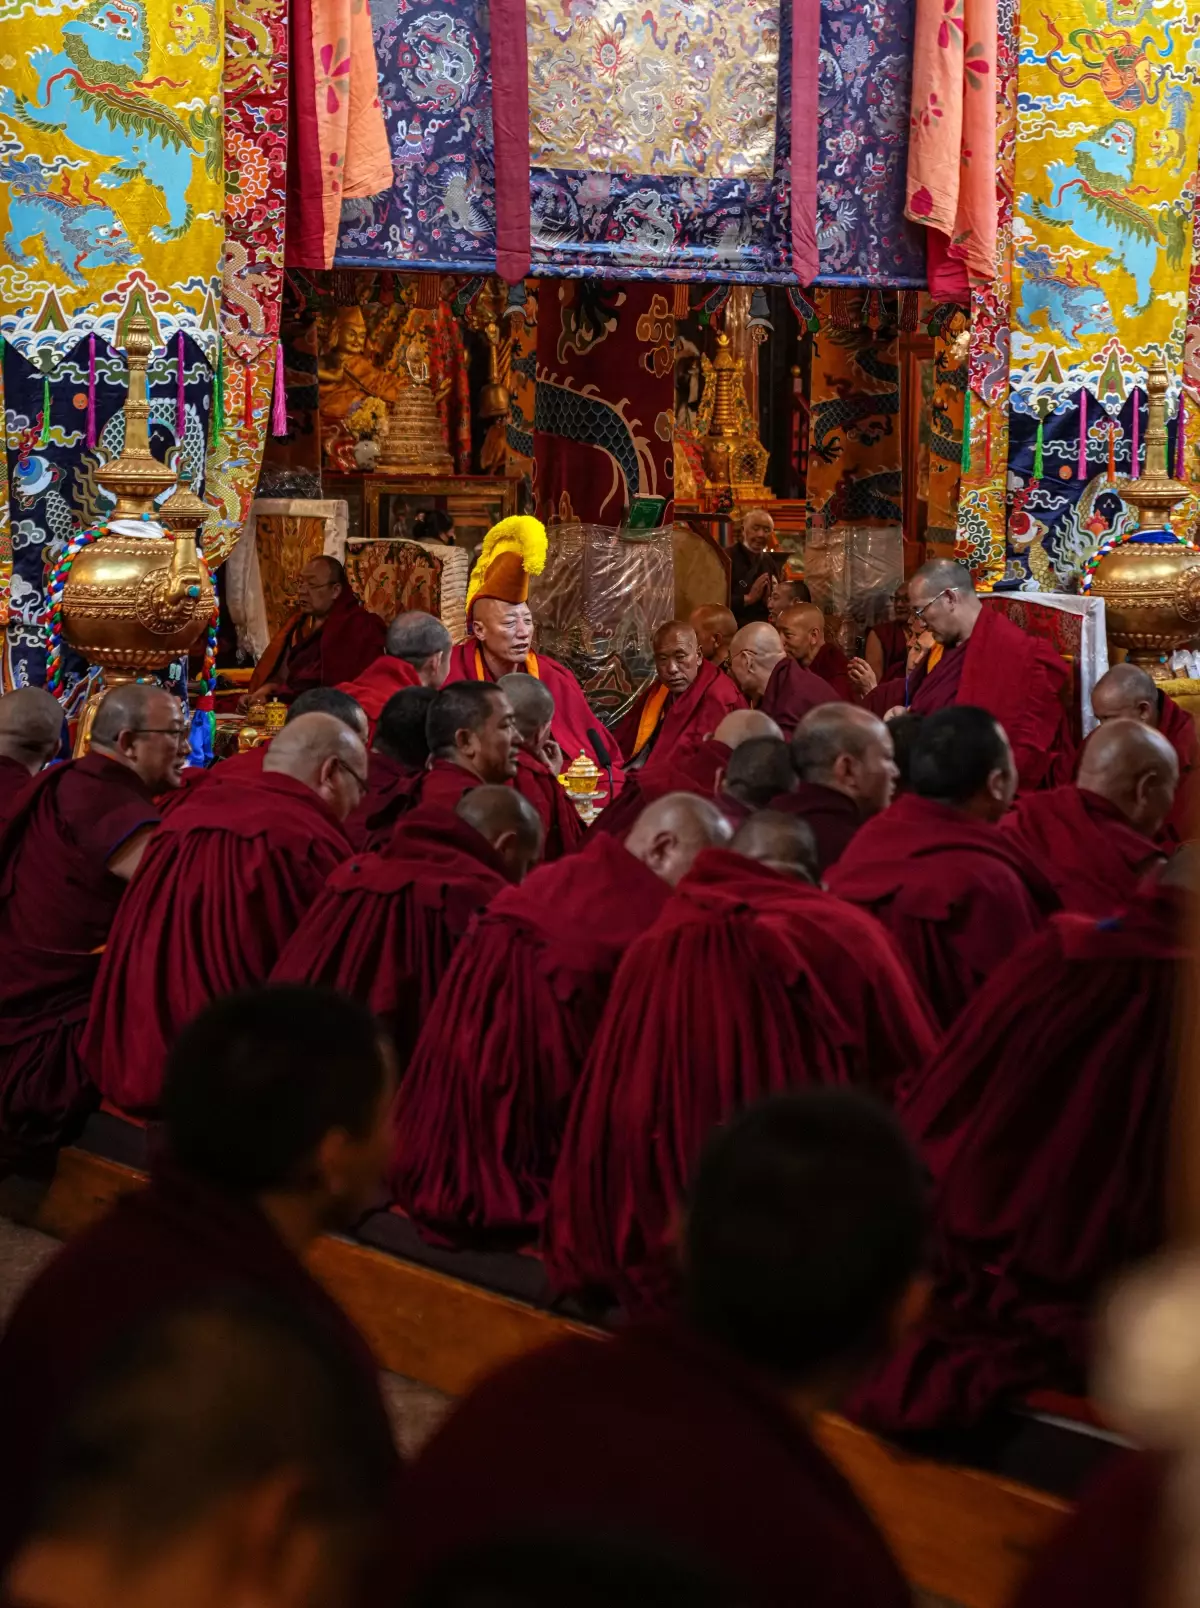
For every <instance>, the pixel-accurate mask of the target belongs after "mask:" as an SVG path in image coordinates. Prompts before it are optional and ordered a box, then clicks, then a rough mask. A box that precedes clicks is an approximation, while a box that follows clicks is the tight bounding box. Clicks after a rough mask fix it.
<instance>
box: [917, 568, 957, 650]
mask: <svg viewBox="0 0 1200 1608" xmlns="http://www.w3.org/2000/svg"><path fill="white" fill-rule="evenodd" d="M908 595H909V603H910V605H911V611H910V613H911V619H912V620H914V621H915V622H916V624H917V626H918V627H919V628H920V629H922V630H925V631H928V632H929V634H930V635H931V636H932V637H933V640H934V641H935V642H941V643H943V644H944V645H945V646H946V647H953V646H954V644H955V643H956V642H958V641H960V640H961V638H962V635H963V632H964V631H965V630H966V629H967V624H968V621H967V616H966V612H965V609H964V607H963V605H964V603H965V598H964V595H963V594H962V593H961V592H956V591H952V590H951V589H950V588H949V587H941V588H938V587H932V586H927V585H926V583H925V582H924V581H923V580H914V581H913V582H912V584H911V586H910V587H909V593H908Z"/></svg>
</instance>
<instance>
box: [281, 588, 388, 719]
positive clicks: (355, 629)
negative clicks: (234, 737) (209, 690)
mask: <svg viewBox="0 0 1200 1608" xmlns="http://www.w3.org/2000/svg"><path fill="white" fill-rule="evenodd" d="M386 639H387V626H386V625H385V624H384V623H383V621H382V620H381V619H380V618H379V616H378V614H372V613H371V611H370V610H369V609H364V608H363V606H362V604H361V603H360V602H359V601H358V599H357V598H356V597H355V595H354V593H353V592H352V591H351V590H350V588H349V587H348V586H343V587H342V590H341V591H340V592H339V593H338V595H337V598H336V599H335V601H334V605H333V607H332V608H331V609H330V611H329V613H328V614H327V615H326V616H325V618H324V620H323V621H321V622H320V623H319V624H313V622H312V621H311V619H310V617H309V616H308V615H304V614H294V615H293V616H292V618H291V619H290V620H289V621H288V622H287V624H286V625H284V626H283V627H281V629H280V630H279V631H277V632H276V634H275V636H274V637H272V639H271V641H270V643H269V644H268V645H267V650H266V652H265V653H264V654H263V656H262V658H261V659H260V660H259V661H258V663H257V664H256V665H255V667H254V674H253V675H252V676H251V678H250V691H251V692H257V691H258V689H259V687H261V686H262V685H263V684H264V683H265V682H268V681H280V680H282V683H283V685H282V688H281V691H280V697H281V698H284V699H286V700H287V701H289V702H290V701H291V700H292V699H293V698H298V697H299V696H300V694H301V693H302V692H309V691H311V690H312V688H313V687H340V686H341V685H342V684H343V683H344V682H347V681H353V680H354V679H355V677H356V676H360V675H361V674H362V673H363V671H364V670H365V669H366V668H367V666H368V665H369V664H371V663H372V662H373V661H374V660H375V659H377V658H378V657H379V655H380V654H381V653H382V652H383V650H384V644H385V642H386Z"/></svg>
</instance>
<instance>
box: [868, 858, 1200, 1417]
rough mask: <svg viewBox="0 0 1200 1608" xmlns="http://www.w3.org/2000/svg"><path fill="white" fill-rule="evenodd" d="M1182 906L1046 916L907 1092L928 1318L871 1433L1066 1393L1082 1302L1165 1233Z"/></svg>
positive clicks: (873, 1399) (1082, 1358)
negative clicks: (921, 1178)
mask: <svg viewBox="0 0 1200 1608" xmlns="http://www.w3.org/2000/svg"><path fill="white" fill-rule="evenodd" d="M1184 905H1185V901H1184V899H1183V896H1182V895H1181V894H1180V893H1179V892H1178V891H1177V890H1174V889H1166V888H1163V889H1157V890H1155V891H1153V892H1150V893H1147V894H1145V895H1143V896H1141V897H1139V899H1138V900H1136V901H1135V903H1134V904H1133V905H1131V906H1130V908H1129V909H1128V910H1127V911H1126V912H1125V913H1124V915H1122V916H1121V917H1119V918H1115V919H1108V920H1105V921H1100V922H1095V921H1091V920H1088V919H1086V918H1084V917H1082V916H1057V917H1055V918H1054V920H1053V921H1051V923H1050V924H1049V926H1048V927H1047V928H1046V929H1045V930H1044V931H1043V932H1041V933H1039V934H1037V935H1036V936H1035V937H1033V938H1032V939H1030V940H1029V941H1028V942H1027V943H1026V944H1024V945H1023V946H1022V947H1021V948H1020V949H1019V950H1018V951H1017V953H1016V954H1014V955H1013V956H1011V957H1010V959H1009V960H1008V961H1006V962H1005V964H1004V965H1003V966H1001V967H999V968H998V969H997V970H996V971H995V973H994V974H993V975H992V977H991V979H990V981H989V982H988V983H987V985H986V986H985V987H984V988H983V989H982V990H981V992H980V993H979V994H978V996H977V997H976V999H975V1001H974V1004H973V1008H972V1009H971V1010H970V1011H969V1012H967V1013H965V1014H964V1015H963V1017H962V1018H961V1019H960V1021H959V1022H958V1025H957V1026H956V1027H955V1028H954V1029H953V1031H952V1032H951V1033H950V1034H949V1035H948V1036H947V1037H946V1039H945V1041H944V1042H943V1044H942V1046H941V1048H940V1049H939V1051H938V1053H937V1055H936V1056H935V1058H934V1059H933V1060H932V1061H931V1062H930V1064H929V1066H928V1067H927V1068H926V1070H925V1071H924V1072H923V1073H922V1075H921V1076H920V1077H919V1078H918V1079H917V1080H915V1081H914V1083H913V1084H912V1086H911V1088H910V1089H909V1090H908V1091H907V1092H906V1094H905V1096H904V1098H903V1099H902V1101H901V1104H900V1107H899V1113H900V1117H901V1120H902V1121H903V1123H904V1125H905V1127H906V1128H907V1129H908V1131H909V1134H910V1135H911V1136H912V1138H913V1140H914V1141H915V1143H916V1144H917V1145H918V1147H919V1148H920V1150H921V1152H922V1154H923V1156H924V1157H925V1161H926V1163H927V1165H928V1166H929V1168H930V1170H931V1172H932V1175H933V1180H934V1221H935V1226H936V1259H935V1272H936V1279H937V1284H936V1290H935V1297H934V1303H933V1306H932V1308H931V1313H930V1316H929V1318H928V1320H927V1322H926V1323H925V1324H924V1325H923V1326H922V1327H921V1328H920V1329H919V1330H918V1331H917V1333H916V1334H915V1335H914V1336H913V1337H912V1338H911V1340H910V1341H909V1342H908V1343H907V1344H906V1345H905V1346H904V1347H903V1349H902V1350H901V1352H900V1353H899V1355H898V1356H897V1357H895V1358H894V1359H893V1361H892V1362H891V1364H890V1365H889V1366H887V1367H886V1368H885V1369H884V1370H883V1372H882V1374H881V1375H880V1376H879V1377H878V1378H877V1379H876V1380H875V1381H874V1382H873V1384H872V1386H871V1388H870V1390H869V1392H867V1393H866V1394H865V1395H864V1397H863V1400H862V1402H861V1403H860V1406H859V1411H860V1413H861V1415H862V1416H863V1417H864V1418H865V1419H866V1421H867V1422H868V1423H870V1424H872V1425H873V1426H877V1427H879V1428H881V1429H883V1430H885V1431H894V1430H899V1429H927V1428H934V1427H940V1426H951V1425H954V1426H969V1425H972V1424H975V1423H978V1422H979V1421H980V1419H982V1418H983V1417H984V1416H985V1415H986V1413H987V1412H988V1410H989V1409H990V1408H992V1407H993V1406H995V1405H996V1404H997V1403H999V1402H1002V1401H1004V1400H1006V1399H1008V1398H1010V1397H1013V1396H1020V1395H1022V1394H1023V1393H1024V1392H1026V1391H1027V1390H1029V1389H1032V1388H1035V1387H1037V1388H1043V1387H1044V1388H1050V1389H1058V1390H1068V1391H1081V1390H1082V1389H1083V1387H1084V1365H1085V1362H1086V1350H1087V1335H1088V1325H1089V1322H1090V1318H1091V1313H1092V1308H1093V1304H1094V1302H1095V1299H1096V1297H1097V1295H1098V1294H1099V1292H1100V1290H1101V1289H1102V1287H1103V1286H1104V1285H1105V1284H1106V1283H1107V1282H1108V1281H1109V1279H1110V1278H1112V1277H1113V1275H1115V1274H1116V1272H1117V1271H1118V1270H1119V1269H1120V1268H1122V1267H1124V1266H1126V1265H1127V1264H1128V1263H1130V1262H1133V1261H1136V1260H1137V1259H1138V1258H1139V1257H1142V1256H1145V1255H1146V1254H1147V1253H1148V1252H1150V1251H1152V1250H1154V1249H1155V1248H1156V1247H1157V1246H1158V1245H1159V1243H1160V1242H1161V1239H1162V1236H1163V1231H1164V1221H1163V1212H1164V1202H1163V1178H1164V1175H1165V1169H1166V1147H1167V1134H1168V1127H1169V1122H1170V1109H1171V1099H1172V1091H1173V1087H1174V1084H1173V1072H1172V1050H1171V1034H1172V1017H1173V1010H1174V1004H1175V1000H1176V997H1177V990H1178V988H1179V985H1180V981H1181V978H1182V976H1183V974H1184V966H1185V962H1186V955H1187V951H1186V948H1185V945H1184V939H1183V922H1184Z"/></svg>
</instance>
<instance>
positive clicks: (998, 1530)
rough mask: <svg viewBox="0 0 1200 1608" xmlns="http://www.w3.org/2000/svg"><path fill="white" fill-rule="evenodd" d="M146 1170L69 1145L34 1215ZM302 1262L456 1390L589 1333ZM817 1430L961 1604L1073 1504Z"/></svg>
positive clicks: (347, 1249) (1020, 1563)
mask: <svg viewBox="0 0 1200 1608" xmlns="http://www.w3.org/2000/svg"><path fill="white" fill-rule="evenodd" d="M143 1180H144V1174H142V1173H140V1172H137V1171H136V1170H134V1169H133V1168H131V1167H123V1166H120V1165H118V1164H117V1163H115V1162H112V1161H108V1160H105V1159H103V1158H101V1157H98V1156H95V1155H91V1154H89V1153H87V1152H85V1151H82V1150H64V1151H63V1153H62V1155H61V1156H60V1157H59V1161H58V1167H57V1170H56V1172H55V1175H54V1178H53V1180H52V1182H51V1183H50V1185H49V1188H48V1190H47V1191H46V1193H45V1195H44V1196H43V1197H42V1198H41V1200H40V1202H39V1204H38V1205H37V1207H36V1210H35V1212H34V1214H33V1216H32V1218H31V1221H32V1223H33V1226H34V1227H36V1228H40V1229H41V1230H42V1231H43V1232H44V1233H47V1234H51V1235H54V1236H55V1237H56V1238H59V1239H68V1238H70V1236H71V1235H73V1234H75V1233H77V1232H78V1231H79V1230H80V1229H81V1228H84V1227H85V1226H86V1225H87V1224H88V1223H90V1222H92V1221H93V1220H94V1219H95V1218H96V1217H97V1216H98V1215H99V1214H100V1213H101V1212H103V1211H104V1210H105V1209H106V1207H108V1206H109V1205H110V1204H111V1202H112V1201H113V1200H115V1199H116V1198H117V1196H118V1195H120V1194H122V1193H124V1192H125V1191H126V1190H129V1189H136V1188H138V1187H139V1185H140V1184H141V1183H142V1182H143ZM310 1265H311V1267H312V1269H313V1271H314V1272H315V1273H316V1275H317V1276H318V1277H319V1278H320V1279H321V1280H322V1282H323V1283H324V1284H325V1285H326V1286H327V1288H328V1289H329V1290H330V1291H331V1292H332V1293H333V1294H334V1295H335V1296H336V1297H337V1299H338V1300H339V1301H340V1302H341V1303H342V1305H343V1306H344V1307H345V1308H346V1310H347V1312H349V1314H350V1316H351V1317H352V1318H353V1319H354V1321H355V1322H356V1323H357V1324H358V1326H359V1328H360V1329H361V1330H362V1331H363V1333H364V1334H365V1335H366V1336H367V1338H368V1339H369V1340H370V1342H371V1344H372V1346H373V1347H374V1350H375V1352H376V1355H377V1356H378V1357H379V1359H380V1361H381V1363H382V1364H383V1366H384V1367H385V1368H387V1369H389V1370H390V1371H391V1372H393V1373H398V1374H402V1375H404V1376H405V1377H407V1378H409V1379H414V1380H416V1381H418V1382H419V1383H421V1384H425V1385H429V1386H432V1387H433V1388H434V1389H436V1390H440V1391H443V1392H445V1393H446V1394H448V1395H460V1394H462V1392H463V1391H465V1390H466V1389H468V1387H469V1386H470V1385H471V1384H472V1383H473V1382H474V1381H475V1380H477V1379H479V1378H480V1377H481V1376H482V1375H484V1374H486V1373H488V1372H490V1371H491V1370H492V1369H493V1368H495V1367H496V1366H497V1365H498V1364H500V1363H502V1362H504V1361H506V1360H508V1359H509V1358H511V1357H514V1356H518V1355H519V1354H520V1353H522V1352H524V1351H528V1350H530V1349H532V1348H533V1347H534V1346H539V1345H544V1344H546V1342H548V1341H550V1340H553V1339H556V1338H557V1337H559V1336H561V1335H564V1334H590V1333H595V1334H596V1335H597V1338H599V1331H596V1330H590V1329H587V1328H586V1327H584V1326H583V1325H581V1324H578V1323H573V1322H571V1321H569V1320H568V1319H566V1318H563V1317H560V1316H558V1315H556V1314H555V1313H552V1312H547V1311H543V1310H540V1309H538V1308H536V1307H533V1306H528V1305H526V1304H524V1303H523V1302H520V1301H516V1300H512V1299H510V1298H508V1297H506V1296H502V1295H496V1294H494V1293H492V1292H491V1291H488V1290H482V1289H479V1288H478V1287H476V1286H474V1285H471V1284H466V1283H464V1282H463V1281H462V1280H460V1279H455V1278H451V1277H449V1276H448V1275H446V1274H443V1273H437V1272H433V1271H431V1270H430V1269H428V1268H424V1267H420V1266H418V1265H417V1264H415V1263H413V1262H406V1261H402V1260H400V1259H399V1258H398V1257H395V1256H390V1255H388V1254H386V1253H385V1252H383V1251H376V1250H372V1249H370V1248H369V1247H367V1246H364V1245H359V1244H356V1243H355V1242H354V1241H353V1240H349V1239H342V1238H340V1237H334V1236H331V1235H326V1236H325V1237H323V1238H322V1239H321V1240H320V1241H319V1242H318V1244H317V1246H316V1247H315V1249H314V1251H313V1254H312V1256H311V1258H310ZM818 1436H819V1439H820V1441H821V1444H822V1445H823V1446H824V1447H825V1450H826V1451H827V1452H828V1453H829V1455H830V1456H831V1457H832V1458H833V1459H834V1460H835V1462H837V1463H838V1465H839V1466H840V1467H841V1469H842V1471H843V1472H844V1473H845V1475H846V1476H847V1478H848V1479H849V1480H850V1481H851V1482H852V1484H853V1485H854V1486H855V1488H856V1489H857V1491H858V1493H859V1495H860V1497H861V1498H862V1500H863V1502H864V1503H865V1504H866V1506H867V1507H868V1508H869V1509H870V1510H871V1512H872V1513H873V1514H874V1516H875V1518H876V1521H877V1522H878V1524H879V1526H880V1528H881V1529H882V1530H883V1532H884V1534H885V1535H886V1536H887V1538H888V1540H889V1542H890V1543H891V1546H892V1548H893V1550H894V1551H895V1554H896V1556H897V1558H898V1559H899V1561H900V1564H901V1567H902V1568H903V1569H904V1571H905V1574H906V1575H907V1577H908V1579H909V1580H910V1581H911V1582H912V1583H913V1584H914V1585H915V1586H918V1587H920V1588H921V1589H922V1590H924V1591H927V1592H932V1593H934V1594H936V1595H937V1596H939V1597H944V1598H948V1599H949V1600H950V1601H951V1602H954V1603H960V1604H962V1605H963V1608H1001V1605H1002V1604H1005V1603H1007V1602H1008V1601H1009V1600H1010V1598H1011V1596H1012V1593H1013V1590H1014V1588H1015V1586H1016V1584H1017V1582H1018V1581H1019V1579H1020V1578H1021V1576H1022V1574H1023V1573H1024V1571H1025V1569H1026V1568H1027V1567H1028V1564H1029V1562H1030V1560H1031V1559H1032V1558H1033V1557H1034V1556H1035V1555H1036V1553H1037V1552H1038V1550H1039V1549H1040V1548H1041V1547H1042V1546H1043V1545H1044V1543H1045V1542H1046V1540H1047V1538H1048V1537H1049V1535H1050V1534H1051V1532H1052V1531H1053V1529H1054V1528H1055V1526H1056V1525H1057V1524H1058V1523H1059V1521H1060V1520H1061V1518H1062V1516H1063V1515H1064V1513H1065V1512H1066V1511H1067V1504H1066V1503H1064V1502H1062V1501H1059V1500H1058V1499H1057V1498H1055V1497H1052V1496H1048V1495H1046V1494H1044V1493H1043V1492H1040V1491H1035V1490H1031V1489H1029V1488H1028V1487H1026V1486H1022V1485H1017V1484H1014V1483H1012V1482H1011V1481H1007V1480H1003V1479H998V1478H996V1477H995V1476H994V1475H990V1474H984V1473H979V1472H977V1471H976V1470H973V1469H964V1468H959V1467H956V1466H954V1465H952V1464H948V1463H938V1462H932V1461H929V1460H927V1459H922V1458H917V1457H913V1456H910V1455H908V1454H906V1453H904V1452H902V1451H900V1450H899V1449H897V1448H896V1447H893V1446H890V1445H888V1444H887V1443H886V1442H883V1441H880V1440H877V1439H876V1438H875V1437H874V1436H873V1435H869V1434H868V1433H867V1432H866V1431H865V1430H862V1429H859V1428H857V1427H856V1426H855V1425H853V1424H851V1423H848V1422H847V1421H846V1420H845V1419H843V1418H839V1417H837V1416H835V1415H833V1414H827V1415H825V1416H824V1418H823V1419H822V1421H821V1423H820V1426H819V1429H818Z"/></svg>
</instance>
